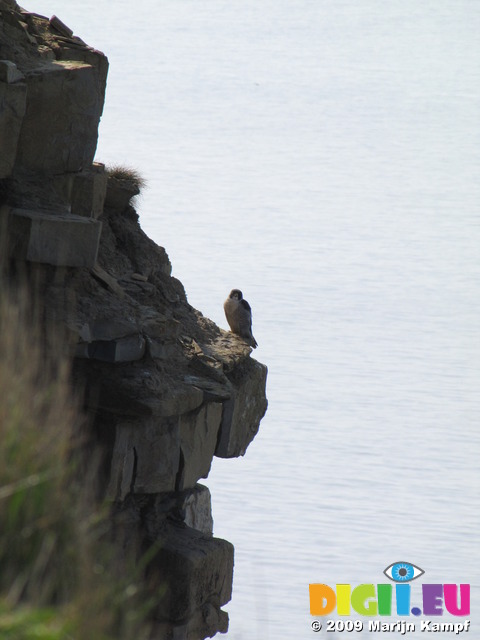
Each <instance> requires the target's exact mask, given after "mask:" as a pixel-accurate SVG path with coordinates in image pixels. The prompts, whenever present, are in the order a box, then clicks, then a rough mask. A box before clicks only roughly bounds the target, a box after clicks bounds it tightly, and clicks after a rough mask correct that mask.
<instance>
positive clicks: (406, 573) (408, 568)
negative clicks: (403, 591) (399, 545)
mask: <svg viewBox="0 0 480 640" xmlns="http://www.w3.org/2000/svg"><path fill="white" fill-rule="evenodd" d="M383 573H384V574H385V575H386V576H387V578H390V580H393V582H411V581H412V580H416V579H417V578H419V577H420V576H423V574H424V573H425V571H424V570H423V569H420V567H417V565H416V564H412V563H411V562H393V563H392V564H390V565H389V566H388V567H387V568H386V569H385V570H384V572H383Z"/></svg>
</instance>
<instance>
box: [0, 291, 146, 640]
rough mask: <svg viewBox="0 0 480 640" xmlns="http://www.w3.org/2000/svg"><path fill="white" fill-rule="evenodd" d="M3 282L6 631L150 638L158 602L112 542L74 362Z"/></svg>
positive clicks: (2, 584) (2, 615) (0, 451)
mask: <svg viewBox="0 0 480 640" xmlns="http://www.w3.org/2000/svg"><path fill="white" fill-rule="evenodd" d="M1 285H3V283H0V399H1V400H0V523H1V526H0V637H1V638H5V639H9V640H30V638H31V639H32V640H33V638H36V639H38V638H40V639H41V640H57V639H60V638H62V639H63V638H68V639H69V640H84V639H85V638H94V639H95V640H113V639H115V640H127V639H128V640H130V639H131V638H132V637H135V638H136V640H142V639H144V638H147V637H148V630H147V629H146V626H145V623H144V619H145V617H146V613H147V609H148V607H149V606H150V604H151V603H150V602H149V600H148V599H147V598H146V596H145V595H144V593H143V592H142V586H141V581H140V580H138V581H136V579H135V576H136V575H137V577H138V571H137V570H136V569H135V566H134V559H133V558H132V559H131V564H130V565H129V562H130V560H129V559H128V558H126V559H125V558H123V557H122V558H121V559H119V557H118V555H119V552H118V551H115V548H114V547H113V546H112V544H111V535H110V516H109V511H108V508H107V507H105V506H104V505H99V504H98V503H97V502H96V501H95V498H94V495H95V476H96V468H95V464H93V463H89V464H88V465H87V467H86V468H85V461H84V460H83V458H82V457H81V455H80V452H81V450H82V433H84V428H85V418H84V417H83V415H82V412H81V410H80V409H79V403H78V402H77V401H76V399H75V398H74V397H73V395H72V391H71V386H70V363H69V361H68V360H67V359H66V358H65V357H64V356H63V355H62V347H61V345H58V344H57V346H55V342H54V340H52V339H51V336H50V338H49V339H48V340H47V339H46V336H45V331H44V330H43V331H42V332H40V330H39V329H38V326H36V325H35V324H34V323H32V322H31V320H30V318H31V317H32V315H33V314H32V310H31V308H30V307H29V305H28V304H27V303H26V302H25V301H24V302H20V303H18V302H14V301H12V299H10V298H9V297H8V296H7V295H6V294H5V288H4V287H3V286H1ZM17 297H18V296H17ZM24 297H25V300H27V299H28V296H26V295H25V296H24ZM46 344H48V353H47V352H46V349H45V345H46ZM132 576H133V577H132Z"/></svg>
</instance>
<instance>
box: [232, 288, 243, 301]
mask: <svg viewBox="0 0 480 640" xmlns="http://www.w3.org/2000/svg"><path fill="white" fill-rule="evenodd" d="M228 297H229V298H231V299H232V300H241V299H242V298H243V293H242V292H241V291H240V289H232V290H231V291H230V295H229V296H228Z"/></svg>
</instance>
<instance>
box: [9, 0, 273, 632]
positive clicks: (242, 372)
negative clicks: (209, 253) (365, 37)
mask: <svg viewBox="0 0 480 640" xmlns="http://www.w3.org/2000/svg"><path fill="white" fill-rule="evenodd" d="M107 72H108V61H107V58H106V57H105V55H104V54H103V53H101V52H99V51H97V50H95V49H94V48H92V47H90V46H88V45H87V44H86V43H85V42H83V40H81V39H80V38H79V37H77V36H76V35H74V34H73V32H72V31H71V29H69V27H68V26H66V25H65V24H63V23H62V22H61V20H59V19H58V18H56V17H55V16H53V17H52V18H50V19H48V18H46V17H44V16H40V15H38V14H36V13H32V12H29V11H25V10H24V9H22V8H20V7H19V6H18V5H17V4H16V3H15V2H14V1H13V0H0V150H1V152H0V231H1V243H0V247H1V252H2V256H3V258H4V268H5V270H6V272H7V274H8V278H9V279H10V281H11V282H15V278H17V277H18V274H22V276H25V274H26V276H27V278H28V279H29V281H30V282H35V284H36V287H37V292H38V295H39V300H40V305H41V307H42V310H43V311H42V313H43V317H44V319H45V321H46V322H48V323H50V324H51V323H54V324H55V326H58V327H62V330H63V331H64V332H65V334H66V336H67V338H68V344H69V345H70V349H71V355H72V356H73V358H74V365H73V377H74V381H75V383H76V385H77V386H78V388H79V389H82V393H84V404H85V407H86V409H87V411H88V413H89V416H90V418H91V420H90V423H91V427H90V430H89V434H88V450H89V452H90V454H91V455H93V452H95V455H99V457H100V465H99V476H100V492H101V495H102V497H103V498H104V499H106V500H107V501H108V502H109V503H111V505H112V514H113V516H112V518H113V520H114V521H115V527H116V531H117V536H116V539H117V544H118V545H119V546H122V545H123V546H124V547H125V548H126V547H131V546H132V544H133V545H136V546H138V549H139V550H143V551H144V550H145V549H148V548H152V545H153V546H154V548H155V549H156V551H155V553H154V554H153V556H152V557H151V559H150V561H149V564H148V567H147V569H146V574H147V578H146V579H148V585H149V589H151V590H152V592H157V593H163V596H162V597H160V598H159V601H158V604H157V605H156V607H155V609H154V611H153V612H152V617H153V618H154V619H155V622H156V627H155V636H154V637H155V638H158V639H159V640H161V639H162V638H165V639H166V638H173V637H175V638H192V639H195V638H204V637H207V636H212V635H214V634H215V633H217V632H219V631H220V632H226V630H227V627H228V616H227V614H226V613H225V612H223V611H222V609H221V607H222V606H223V605H224V604H225V603H227V602H228V601H229V599H230V597H231V589H232V579H233V546H232V545H231V543H229V542H227V541H225V540H221V539H217V538H215V537H213V535H212V526H213V525H212V515H211V500H210V493H209V490H208V489H207V487H205V486H203V485H201V484H198V480H199V479H201V478H206V477H207V476H208V473H209V471H210V466H211V463H212V459H213V456H219V457H224V458H229V457H235V456H241V455H243V454H244V453H245V451H246V449H247V447H248V445H249V444H250V442H251V441H252V440H253V438H254V437H255V435H256V433H257V431H258V428H259V424H260V420H261V419H262V417H263V415H264V414H265V411H266V408H267V400H266V397H265V385H266V375H267V368H266V367H265V365H263V364H260V363H258V362H256V361H255V360H253V359H252V358H251V357H250V353H251V349H250V347H248V345H246V344H245V343H244V342H243V341H242V340H241V339H240V338H238V337H236V336H235V335H233V334H231V333H229V332H225V331H223V330H222V329H220V328H219V327H217V326H216V325H215V324H214V323H213V322H212V321H210V320H209V319H208V318H205V317H204V316H203V315H202V314H201V313H200V312H198V311H197V310H195V309H194V308H193V307H191V306H190V305H189V304H188V301H187V297H186V294H185V291H184V288H183V286H182V284H181V283H180V282H179V281H178V280H177V279H175V278H174V277H172V275H171V265H170V262H169V259H168V256H167V254H166V252H165V250H164V249H163V248H162V247H159V246H157V245H156V244H155V243H154V242H153V241H152V240H151V239H149V238H148V237H147V236H146V235H145V234H144V233H143V231H142V230H141V228H140V225H139V223H138V215H137V213H136V211H135V209H134V208H133V207H132V204H131V200H132V197H133V196H134V195H135V194H136V193H138V188H139V185H138V180H137V179H136V176H135V175H134V174H132V175H130V176H129V175H128V174H127V175H118V174H115V173H114V172H109V171H107V170H106V169H105V167H104V166H103V165H102V164H101V163H98V162H94V155H95V150H96V145H97V132H98V124H99V121H100V117H101V114H102V110H103V105H104V98H105V88H106V79H107Z"/></svg>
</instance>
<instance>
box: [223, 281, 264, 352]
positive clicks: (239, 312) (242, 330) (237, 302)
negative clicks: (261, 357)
mask: <svg viewBox="0 0 480 640" xmlns="http://www.w3.org/2000/svg"><path fill="white" fill-rule="evenodd" d="M223 309H224V311H225V317H226V318H227V322H228V324H229V325H230V329H231V330H232V332H233V333H236V334H237V335H238V336H240V337H241V338H243V339H244V340H245V341H246V342H247V343H248V344H249V345H250V346H251V347H253V348H254V349H256V348H257V346H258V345H257V341H256V340H255V338H254V337H253V334H252V309H251V307H250V305H249V304H248V302H247V301H246V300H244V298H243V293H242V292H241V291H240V289H232V290H231V291H230V295H229V296H228V298H227V299H226V300H225V302H224V303H223Z"/></svg>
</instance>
